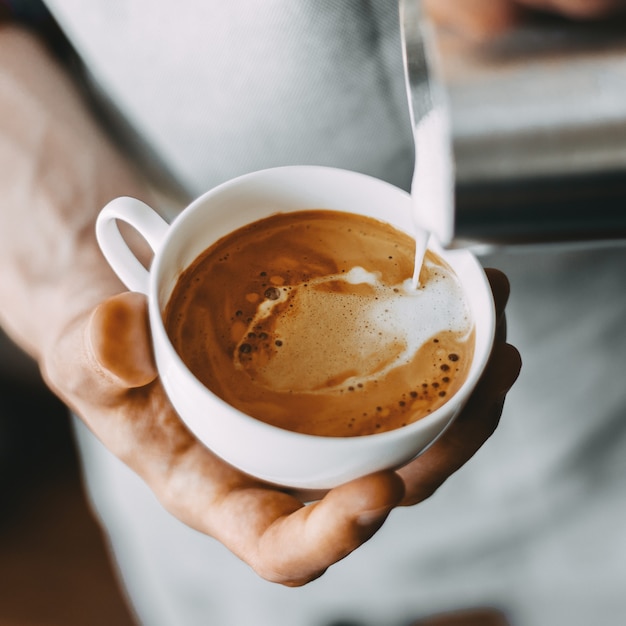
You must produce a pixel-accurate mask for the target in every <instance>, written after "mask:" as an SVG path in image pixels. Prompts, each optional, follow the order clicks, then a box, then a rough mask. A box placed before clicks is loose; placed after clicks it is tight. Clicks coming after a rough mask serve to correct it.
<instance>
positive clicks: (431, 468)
mask: <svg viewBox="0 0 626 626" xmlns="http://www.w3.org/2000/svg"><path fill="white" fill-rule="evenodd" d="M489 277H490V280H491V284H492V287H493V291H494V296H495V299H496V302H497V309H498V314H499V317H500V319H502V315H503V310H504V305H505V303H506V299H507V296H508V282H507V280H506V278H505V277H504V276H503V275H502V274H501V273H499V272H496V271H490V272H489ZM500 329H501V331H500V334H499V336H498V340H497V342H496V346H495V348H494V351H493V354H492V358H491V361H490V363H489V366H488V368H487V371H486V373H485V375H484V377H483V379H482V381H481V383H480V385H479V387H478V389H477V391H476V393H475V394H474V395H473V397H472V399H471V402H470V404H469V405H468V407H467V410H465V411H464V412H463V414H462V415H461V416H460V417H459V418H458V419H457V421H456V422H455V423H454V424H453V426H452V427H451V428H449V429H448V431H447V432H446V434H445V435H444V436H443V437H442V438H441V439H440V440H439V441H438V442H437V443H436V444H435V445H434V446H432V447H431V448H430V449H429V450H428V452H427V453H425V454H424V455H422V456H421V457H419V458H418V459H417V460H415V461H414V462H412V463H411V464H409V465H408V466H406V467H404V468H403V469H402V470H400V471H399V472H393V471H387V472H380V473H378V474H374V475H371V476H366V477H364V478H361V479H358V480H355V481H353V482H350V483H348V484H345V485H343V486H341V487H338V488H336V489H333V490H331V491H329V492H328V493H327V494H326V496H325V497H324V498H322V499H321V500H320V501H318V502H315V503H313V504H309V505H305V504H304V503H303V502H301V501H300V500H299V499H297V498H296V497H294V496H292V495H290V494H288V493H286V492H285V491H282V490H280V489H277V488H275V487H271V486H268V485H266V484H264V483H262V482H260V481H258V480H255V479H252V478H250V477H249V476H247V475H245V474H243V473H241V472H239V471H237V470H235V469H234V468H232V467H231V466H229V465H228V464H226V463H224V462H223V461H221V460H220V459H219V458H217V457H216V456H215V455H213V454H212V453H211V452H210V451H209V450H207V449H206V448H205V447H204V446H203V445H202V444H200V443H199V442H198V441H197V440H196V439H195V438H194V437H193V435H191V434H190V433H189V432H188V431H187V429H186V428H185V426H184V425H183V423H182V422H181V421H180V419H179V418H178V416H177V415H176V413H175V412H174V410H173V409H172V407H171V406H170V404H169V402H168V400H167V398H166V396H165V393H164V391H163V388H162V387H161V384H160V382H159V380H158V378H157V374H156V370H155V365H154V361H153V358H152V351H151V347H150V336H149V329H148V314H147V306H146V300H145V298H144V296H141V295H139V294H135V293H123V294H120V295H117V296H114V297H112V298H110V299H108V300H106V301H105V302H104V303H102V304H101V305H100V306H98V307H97V308H96V309H95V310H94V311H93V312H92V313H90V314H89V315H87V316H85V317H82V318H80V319H78V320H77V321H76V322H75V323H73V324H72V326H71V327H70V328H68V329H67V331H66V332H65V333H64V334H63V336H62V338H61V339H60V341H59V343H58V344H57V345H56V346H54V348H53V349H52V350H51V352H50V355H51V359H50V360H48V361H47V363H46V368H45V373H46V376H47V378H48V380H49V382H50V383H51V385H52V387H53V388H55V389H56V390H57V392H58V393H59V395H61V397H63V399H64V400H65V401H66V402H67V403H68V404H69V406H71V407H72V408H73V409H74V411H76V412H77V413H78V414H79V415H80V416H81V417H82V418H83V419H84V420H85V422H86V423H87V424H88V425H89V427H90V428H91V429H92V430H93V432H94V433H95V434H96V435H97V436H98V437H99V438H100V439H101V440H102V442H103V443H104V444H105V445H106V446H107V448H109V449H110V450H111V451H112V452H113V453H114V454H116V455H117V456H118V457H119V458H121V459H122V460H123V461H124V462H125V463H127V464H128V465H129V466H130V467H131V468H132V469H133V470H134V471H136V472H137V473H138V474H139V475H140V476H141V477H142V478H143V479H144V480H145V481H146V483H147V484H148V485H149V487H150V488H151V489H152V490H153V491H154V493H155V494H156V495H157V497H158V498H159V500H160V501H161V503H162V504H163V505H164V506H165V508H167V509H168V510H169V511H170V512H171V513H173V514H174V515H175V516H176V517H178V518H179V519H180V520H181V521H183V522H184V523H186V524H188V525H189V526H192V527H193V528H195V529H197V530H199V531H201V532H203V533H206V534H208V535H211V536H213V537H215V538H216V539H218V540H219V541H220V542H222V543H223V544H224V545H226V546H227V547H228V548H229V549H230V550H231V551H232V552H234V553H235V554H236V555H237V556H239V557H240V558H241V559H243V560H244V561H246V562H247V563H248V564H249V565H250V566H251V567H252V568H253V569H254V570H255V571H256V572H257V573H258V574H259V575H261V576H262V577H264V578H266V579H268V580H271V581H275V582H279V583H282V584H284V585H290V586H295V585H302V584H305V583H307V582H309V581H311V580H313V579H315V578H317V577H318V576H320V575H321V574H323V572H324V571H325V570H326V569H327V568H328V567H329V566H330V565H332V564H333V563H335V562H336V561H338V560H340V559H342V558H343V557H345V556H347V555H348V554H349V553H350V552H352V551H353V550H355V549H356V548H358V547H359V546H360V545H361V544H363V543H364V542H365V541H367V540H368V539H369V538H370V537H371V536H372V535H373V534H374V533H375V532H376V531H377V530H378V529H379V528H380V526H381V525H382V524H383V522H384V521H385V519H386V518H387V515H388V514H389V512H390V511H391V510H392V509H393V508H394V507H395V506H397V505H399V504H403V505H408V504H416V503H418V502H420V501H422V500H424V499H425V498H427V497H428V496H429V495H431V494H432V493H433V492H434V491H435V489H436V488H437V487H438V486H439V485H441V484H442V483H443V482H444V481H445V479H446V478H447V477H448V476H449V475H450V474H452V473H453V472H454V471H456V470H457V469H458V468H459V467H461V466H462V465H463V464H464V463H465V462H466V461H467V460H468V459H469V458H470V457H471V456H472V455H473V454H474V453H475V452H476V450H478V448H479V447H480V446H481V445H482V444H483V443H484V442H485V440H486V439H487V438H488V437H489V436H490V435H491V433H492V432H493V431H494V429H495V427H496V425H497V423H498V420H499V418H500V414H501V411H502V405H503V401H504V395H505V394H506V392H507V391H508V389H509V388H510V386H511V385H512V384H513V382H514V380H515V379H516V377H517V374H518V372H519V367H520V361H519V355H518V353H517V351H516V350H515V349H514V348H512V347H511V346H508V345H506V344H505V343H504V337H503V329H504V326H503V325H500Z"/></svg>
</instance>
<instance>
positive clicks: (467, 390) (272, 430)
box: [149, 165, 495, 447]
mask: <svg viewBox="0 0 626 626" xmlns="http://www.w3.org/2000/svg"><path fill="white" fill-rule="evenodd" d="M290 172H298V173H306V174H307V175H318V174H323V175H328V174H329V172H332V173H333V174H335V175H337V176H340V177H354V178H355V180H356V179H360V180H362V181H370V182H371V183H373V184H375V185H379V186H386V187H388V188H390V190H392V191H393V193H396V194H398V195H402V196H404V197H405V198H410V194H409V193H407V192H406V191H404V190H403V189H401V188H400V187H397V186H395V185H392V184H391V183H388V182H386V181H384V180H382V179H378V178H376V177H374V176H371V175H369V174H363V173H360V172H355V171H353V170H346V169H341V168H335V167H328V166H315V165H285V166H279V167H272V168H266V169H262V170H256V171H254V172H249V173H246V174H243V175H241V176H239V177H236V178H233V179H230V180H228V181H225V182H223V183H221V184H219V185H217V186H216V187H213V188H212V189H209V190H208V191H206V192H204V193H203V194H201V195H200V196H198V197H197V198H196V199H194V200H193V201H192V202H191V203H190V204H189V205H188V206H187V207H185V208H184V209H182V210H181V212H180V213H179V214H178V215H177V216H176V217H175V218H174V220H173V221H172V222H171V224H170V226H169V228H168V230H167V233H166V235H165V237H164V239H163V241H162V243H161V246H160V248H159V250H158V251H157V252H156V253H155V256H154V260H153V263H152V266H151V268H150V277H149V286H150V287H149V294H150V296H149V311H150V321H151V328H152V333H155V334H156V335H158V339H159V340H160V341H161V346H162V348H163V349H164V350H165V352H166V358H167V359H169V360H171V361H170V362H172V363H174V364H175V365H176V367H177V368H179V369H182V370H183V371H184V372H185V373H186V374H187V375H188V378H189V380H190V381H193V385H194V387H196V388H197V389H198V390H199V392H200V393H201V394H202V395H203V396H207V397H209V398H210V399H211V401H212V402H217V403H218V404H219V405H221V406H223V407H224V408H227V409H228V411H229V413H230V416H229V419H232V420H236V421H238V422H240V423H243V424H245V425H246V428H248V429H251V430H254V431H257V432H259V433H264V434H265V435H267V434H274V435H279V436H280V437H281V438H283V439H285V440H287V439H290V440H292V441H294V442H295V441H323V442H324V445H329V446H341V445H343V446H351V447H355V446H359V445H366V442H370V441H372V440H373V439H374V438H375V439H376V440H377V441H380V442H383V441H385V440H394V439H404V438H405V437H406V436H407V434H408V433H411V432H413V431H419V430H423V429H425V428H426V427H428V426H430V425H434V424H436V423H438V422H442V421H443V422H448V424H449V423H450V422H452V421H453V420H454V418H455V417H456V415H457V414H458V412H459V411H460V409H461V408H462V407H463V406H464V405H465V402H466V401H467V399H468V398H469V396H470V395H471V393H472V391H473V390H474V388H475V386H476V383H477V382H478V380H479V379H480V377H481V376H482V374H483V372H484V370H485V368H486V365H487V362H488V360H489V355H490V353H491V347H492V345H493V341H494V338H495V305H494V302H493V297H492V296H491V288H490V286H489V282H488V280H487V277H486V275H485V273H484V270H483V269H482V267H481V266H480V264H479V262H478V260H477V259H476V257H475V256H474V255H473V254H472V253H471V252H470V251H468V250H465V249H454V250H445V249H444V248H443V247H442V246H440V245H439V244H438V242H437V241H436V239H435V238H434V237H431V240H430V243H429V248H431V249H433V250H434V251H435V252H436V253H437V254H439V255H441V256H442V258H443V259H444V260H445V261H446V262H448V263H449V264H450V265H451V266H452V268H453V269H454V271H455V273H458V271H457V267H458V265H459V264H460V263H462V262H465V263H470V264H472V265H474V266H475V267H474V268H473V270H472V271H473V272H474V274H475V276H476V279H477V281H478V283H479V285H480V290H481V300H484V304H487V306H486V310H485V312H484V313H485V314H486V315H487V319H485V318H482V319H481V322H480V323H481V327H482V328H483V329H484V331H485V338H484V339H485V341H484V344H485V346H484V349H483V350H482V351H481V352H480V353H478V350H477V346H475V350H474V355H473V357H472V363H471V366H470V370H469V371H468V373H467V376H466V378H465V380H464V381H463V383H462V385H461V387H460V388H459V389H458V390H457V391H456V392H455V393H454V394H453V395H452V396H451V397H450V398H449V400H447V401H446V402H444V404H442V405H441V406H440V407H439V408H437V409H435V410H434V411H433V412H432V413H430V414H428V415H426V416H424V417H422V418H420V419H418V420H416V421H414V422H411V423H410V424H407V425H406V426H402V427H400V428H395V429H392V430H388V431H383V432H379V433H371V434H367V435H356V436H328V435H316V434H310V433H301V432H296V431H291V430H287V429H284V428H281V427H279V426H275V425H272V424H268V423H267V422H264V421H262V420H260V419H258V418H255V417H252V416H250V415H248V414H247V413H244V412H243V411H241V410H240V409H237V408H236V407H234V406H232V405H231V404H229V403H228V402H226V401H225V400H223V399H222V398H220V397H219V396H218V395H217V394H215V393H214V392H213V391H211V390H210V389H209V388H208V387H207V386H206V385H204V384H203V383H202V382H201V381H200V380H199V379H198V378H197V377H196V376H195V374H194V373H193V372H192V371H191V370H190V369H189V368H188V367H187V365H186V364H185V363H184V361H183V360H182V358H181V357H180V355H179V354H178V352H177V351H176V349H175V348H174V346H173V345H172V343H171V341H170V339H169V336H168V334H167V331H166V329H165V324H164V321H163V317H162V311H161V307H160V304H159V297H158V292H159V284H158V281H159V278H160V275H161V272H162V259H163V251H164V250H165V249H166V248H167V247H168V246H169V245H170V244H171V242H172V240H173V238H174V237H176V235H177V232H178V231H179V229H180V228H181V225H182V224H183V223H184V222H185V221H187V220H188V219H189V218H190V216H191V215H192V213H195V212H196V211H199V210H201V208H202V207H203V206H204V205H206V203H207V202H209V201H210V200H211V199H213V198H214V197H215V196H217V195H218V194H222V193H225V192H227V191H228V190H229V189H230V188H232V187H237V186H240V185H242V184H244V185H245V184H249V183H251V182H254V181H255V180H258V179H262V178H264V177H267V176H272V175H274V174H278V175H280V174H289V173H290ZM318 208H321V207H318ZM344 212H346V213H348V212H349V211H344ZM354 213H358V211H355V212H354ZM258 219H263V218H262V217H259V218H258ZM381 221H385V220H381ZM389 223H391V225H392V226H394V228H398V229H400V230H402V229H401V228H400V227H398V226H397V225H395V224H393V223H392V222H389ZM405 232H406V230H405ZM409 234H411V233H409ZM411 236H412V235H411ZM209 245H211V244H209ZM457 259H459V260H458V261H457ZM465 259H467V260H466V261H465ZM464 291H465V293H466V294H467V291H466V290H465V289H464ZM470 300H471V298H470ZM472 313H473V314H474V311H472ZM474 324H475V328H477V324H478V321H477V320H476V319H474ZM155 341H156V339H155ZM451 403H454V404H455V405H456V406H455V407H454V408H451ZM180 418H181V419H182V420H183V422H185V421H186V420H185V417H184V416H182V415H181V416H180ZM446 427H447V425H446V424H444V425H443V427H442V428H441V432H440V435H441V433H443V431H444V430H445V429H446ZM440 435H438V436H437V437H436V438H435V440H436V439H438V437H439V436H440ZM435 440H433V441H432V442H431V443H430V444H429V446H430V445H432V443H434V441H435ZM359 442H362V443H359ZM207 445H209V447H210V443H207ZM427 447H428V446H427Z"/></svg>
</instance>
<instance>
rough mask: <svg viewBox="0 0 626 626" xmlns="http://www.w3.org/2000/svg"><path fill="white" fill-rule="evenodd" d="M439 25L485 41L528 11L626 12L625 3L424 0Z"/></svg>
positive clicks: (575, 15)
mask: <svg viewBox="0 0 626 626" xmlns="http://www.w3.org/2000/svg"><path fill="white" fill-rule="evenodd" d="M424 6H425V7H426V10H427V11H428V13H429V15H430V16H431V17H432V18H433V19H434V20H435V21H436V22H438V23H439V24H442V25H443V26H445V27H447V28H451V29H452V30H455V31H458V32H460V33H462V34H464V35H466V36H469V37H473V38H476V39H483V38H485V37H489V36H490V35H494V34H497V33H499V32H502V31H505V30H507V29H508V28H510V27H511V26H514V25H515V24H517V23H518V22H519V21H520V20H521V19H522V18H523V16H524V14H525V12H526V11H527V10H528V9H531V10H539V11H548V12H553V13H558V14H561V15H564V16H566V17H570V18H572V19H598V18H604V17H607V16H609V15H611V14H613V13H617V12H620V11H624V10H626V0H424Z"/></svg>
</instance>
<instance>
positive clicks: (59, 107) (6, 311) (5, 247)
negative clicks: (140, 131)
mask: <svg viewBox="0 0 626 626" xmlns="http://www.w3.org/2000/svg"><path fill="white" fill-rule="evenodd" d="M0 120H2V123H1V125H0V162H1V163H2V167H1V168H0V190H1V197H2V200H1V202H2V212H1V213H0V220H1V221H0V273H1V276H2V281H1V283H0V302H2V306H1V307H0V320H1V321H2V324H3V326H4V327H5V328H6V329H7V331H8V332H9V333H10V334H12V335H13V336H14V338H15V339H16V340H17V341H18V342H19V343H20V344H21V345H22V346H23V347H24V348H25V349H26V350H27V351H28V352H29V353H30V354H31V355H32V356H34V357H35V358H36V359H37V360H39V361H42V360H45V357H46V353H47V352H49V350H50V349H51V346H52V345H53V344H54V342H55V341H57V340H58V338H59V336H60V335H61V334H62V332H63V330H64V328H65V327H66V326H67V324H68V323H69V322H70V321H71V320H72V319H74V318H76V317H77V316H78V315H80V314H83V313H84V312H85V311H87V310H89V309H91V308H93V307H94V306H95V305H96V304H97V303H99V302H100V301H102V300H103V299H104V298H106V297H108V296H110V295H112V294H115V293H118V292H120V291H121V290H122V289H123V287H122V285H121V283H119V281H118V279H117V278H116V277H115V276H114V275H113V273H112V272H111V271H110V270H109V269H108V267H107V266H106V264H105V263H103V261H102V255H101V254H100V253H99V250H98V249H97V246H96V242H95V237H94V232H93V223H94V219H95V215H96V213H97V211H98V210H99V208H100V207H101V206H102V205H103V203H105V202H106V201H107V200H108V199H111V198H112V197H114V196H116V195H119V194H121V193H129V194H132V195H140V196H142V195H145V193H146V192H145V190H144V188H143V186H142V185H141V184H140V182H139V180H138V179H137V178H135V177H134V175H133V173H132V168H131V167H130V166H129V165H128V164H127V163H125V162H124V161H123V160H122V159H121V157H120V156H119V155H118V154H117V153H116V151H115V150H114V149H113V147H112V146H111V144H110V143H109V142H108V141H107V139H106V138H105V136H104V135H103V134H102V133H101V132H100V130H99V129H98V127H97V126H96V125H95V124H94V123H93V121H92V120H91V117H90V116H89V113H88V112H87V111H86V109H85V106H84V105H83V102H82V99H81V98H80V96H79V95H78V93H77V92H76V90H75V88H74V85H73V84H72V82H71V81H70V79H69V78H68V77H67V76H66V75H65V73H64V72H63V70H62V69H61V68H60V67H58V66H57V64H56V63H55V61H54V60H52V59H51V58H50V57H49V56H48V54H47V52H46V50H45V49H44V48H43V47H42V46H41V45H40V44H39V43H38V42H37V40H36V39H34V38H33V37H32V36H31V35H29V34H27V33H25V32H24V31H21V30H19V29H17V28H13V27H10V26H7V25H5V26H2V25H0Z"/></svg>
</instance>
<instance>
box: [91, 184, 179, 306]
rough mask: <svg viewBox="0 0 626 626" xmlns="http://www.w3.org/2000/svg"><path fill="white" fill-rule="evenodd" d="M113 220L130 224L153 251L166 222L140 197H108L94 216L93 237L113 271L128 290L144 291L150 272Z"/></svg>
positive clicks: (147, 288)
mask: <svg viewBox="0 0 626 626" xmlns="http://www.w3.org/2000/svg"><path fill="white" fill-rule="evenodd" d="M117 220H121V221H123V222H126V223H127V224H130V225H131V226H132V227H133V228H134V229H135V230H136V231H137V232H138V233H139V234H140V235H141V236H142V237H143V238H144V239H145V240H146V242H147V243H148V245H149V246H150V247H151V248H152V251H153V252H154V253H155V254H156V253H157V252H158V250H159V248H160V246H161V243H162V241H163V240H164V238H165V234H166V233H167V230H168V228H169V224H168V223H167V222H166V221H165V220H164V219H163V218H162V217H161V216H160V215H158V214H157V213H156V212H155V211H154V209H152V208H150V207H149V206H148V205H147V204H145V203H144V202H141V200H136V199H135V198H129V197H126V196H124V197H121V198H115V200H111V202H109V203H108V204H107V205H106V206H105V207H104V208H103V209H102V210H101V211H100V213H99V215H98V218H97V219H96V239H97V241H98V245H99V246H100V249H101V250H102V253H103V254H104V257H105V258H106V260H107V261H108V263H109V265H110V266H111V268H112V269H113V271H114V272H115V273H116V274H117V275H118V277H119V278H120V279H121V281H122V282H123V283H124V284H125V285H126V286H127V287H128V288H129V289H130V290H131V291H138V292H140V293H143V294H146V295H147V294H148V291H149V276H150V274H149V272H148V271H147V270H146V269H145V267H144V266H143V265H142V264H141V263H140V262H139V260H138V259H137V257H136V256H135V254H134V253H133V252H132V250H131V249H130V248H129V247H128V244H127V243H126V241H124V238H123V237H122V234H121V233H120V229H119V226H118V224H117Z"/></svg>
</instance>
